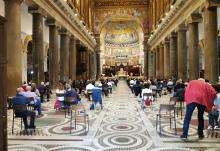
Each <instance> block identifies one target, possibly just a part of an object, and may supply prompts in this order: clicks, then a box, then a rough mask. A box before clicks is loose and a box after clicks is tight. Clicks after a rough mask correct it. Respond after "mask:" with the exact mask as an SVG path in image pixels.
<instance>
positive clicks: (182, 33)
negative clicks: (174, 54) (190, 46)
mask: <svg viewBox="0 0 220 151" xmlns="http://www.w3.org/2000/svg"><path fill="white" fill-rule="evenodd" d="M186 31H187V29H186V28H185V27H179V29H178V38H177V41H178V78H181V79H182V80H184V81H185V80H186V78H187V77H186V75H187V45H186Z"/></svg>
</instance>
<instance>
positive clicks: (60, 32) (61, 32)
mask: <svg viewBox="0 0 220 151" xmlns="http://www.w3.org/2000/svg"><path fill="white" fill-rule="evenodd" d="M59 34H60V35H67V36H71V34H70V32H69V31H68V30H66V29H65V28H60V30H59Z"/></svg>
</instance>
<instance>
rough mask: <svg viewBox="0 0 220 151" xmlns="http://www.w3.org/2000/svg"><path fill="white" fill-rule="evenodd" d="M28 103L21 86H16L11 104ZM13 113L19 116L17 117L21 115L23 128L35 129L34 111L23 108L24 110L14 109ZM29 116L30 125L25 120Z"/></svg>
mask: <svg viewBox="0 0 220 151" xmlns="http://www.w3.org/2000/svg"><path fill="white" fill-rule="evenodd" d="M27 104H29V101H28V99H27V98H26V97H25V96H24V95H23V88H17V94H16V96H15V98H14V102H13V105H27ZM15 115H16V116H19V117H23V121H24V126H25V129H28V128H30V129H35V124H34V123H35V116H36V114H35V112H34V111H30V110H27V109H26V110H25V111H18V110H17V111H16V110H15ZM28 116H30V125H28V122H27V117H28Z"/></svg>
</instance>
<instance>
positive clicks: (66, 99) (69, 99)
mask: <svg viewBox="0 0 220 151" xmlns="http://www.w3.org/2000/svg"><path fill="white" fill-rule="evenodd" d="M64 101H65V102H68V103H72V102H76V101H77V100H76V98H75V97H65V98H64Z"/></svg>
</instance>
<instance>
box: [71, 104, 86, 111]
mask: <svg viewBox="0 0 220 151" xmlns="http://www.w3.org/2000/svg"><path fill="white" fill-rule="evenodd" d="M71 109H72V110H74V111H84V110H85V109H84V106H83V105H72V106H71Z"/></svg>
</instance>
